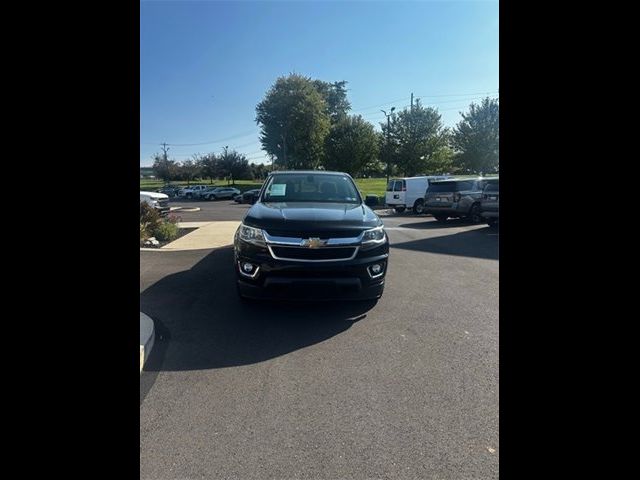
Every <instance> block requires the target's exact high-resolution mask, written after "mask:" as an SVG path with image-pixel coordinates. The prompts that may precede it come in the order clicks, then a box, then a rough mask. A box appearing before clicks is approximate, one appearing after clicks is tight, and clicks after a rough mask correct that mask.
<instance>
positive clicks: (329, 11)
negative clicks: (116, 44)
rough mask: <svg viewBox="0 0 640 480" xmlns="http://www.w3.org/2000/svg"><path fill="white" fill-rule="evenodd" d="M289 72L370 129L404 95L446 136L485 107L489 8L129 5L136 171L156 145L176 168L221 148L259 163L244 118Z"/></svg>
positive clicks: (253, 131) (493, 59) (494, 63)
mask: <svg viewBox="0 0 640 480" xmlns="http://www.w3.org/2000/svg"><path fill="white" fill-rule="evenodd" d="M291 72H296V73H300V74H303V75H307V76H311V77H312V78H318V79H321V80H325V81H340V80H346V81H347V82H348V84H347V87H348V89H349V92H348V98H349V101H350V102H351V106H352V113H356V114H361V115H362V116H363V117H364V118H365V119H367V120H368V121H370V122H371V123H373V124H374V125H375V126H376V129H379V122H381V121H382V120H383V119H384V115H383V114H382V113H381V112H380V109H381V108H382V109H386V110H387V111H388V109H389V108H391V107H392V106H396V108H402V107H404V106H406V105H408V104H409V103H410V95H411V92H413V93H414V96H415V97H416V98H420V99H421V101H422V103H423V104H426V105H433V106H434V107H437V108H438V109H439V110H440V112H441V113H442V118H443V121H444V123H445V124H446V125H448V126H454V125H455V123H457V122H458V121H459V120H460V114H459V112H460V111H461V110H466V108H467V106H468V105H469V103H470V102H471V101H473V100H475V101H478V100H479V99H480V98H481V97H483V96H487V95H489V96H494V97H497V93H498V88H499V84H498V2H497V1H496V2H493V1H464V2H463V1H438V2H436V1H409V2H402V1H365V0H361V1H321V0H315V1H302V0H299V1H288V2H287V1H234V2H224V1H215V0H210V1H206V0H205V1H203V0H201V1H177V0H176V1H167V0H144V1H141V2H140V165H141V166H147V165H150V164H151V163H152V160H151V156H152V155H153V154H154V153H155V152H160V151H161V149H160V146H159V144H160V143H162V142H167V144H174V145H171V146H170V150H169V152H168V154H169V157H170V158H172V157H173V158H175V159H176V160H178V161H182V160H187V159H189V158H190V156H191V155H192V154H194V153H208V152H220V151H221V150H222V147H224V146H225V145H228V146H229V148H230V149H233V148H236V149H237V150H238V151H239V152H242V153H245V154H247V156H248V158H249V159H250V161H253V162H262V161H266V159H267V157H266V156H265V155H264V153H263V152H262V151H261V149H260V143H259V140H258V132H259V128H258V126H257V125H256V123H255V107H256V104H257V103H258V102H260V101H261V100H262V98H263V97H264V94H265V92H266V91H267V89H268V88H269V87H270V86H271V85H272V84H273V82H274V81H275V80H276V78H277V77H279V76H282V75H287V74H289V73H291ZM211 142H215V143H211ZM200 143H206V144H205V145H175V144H200Z"/></svg>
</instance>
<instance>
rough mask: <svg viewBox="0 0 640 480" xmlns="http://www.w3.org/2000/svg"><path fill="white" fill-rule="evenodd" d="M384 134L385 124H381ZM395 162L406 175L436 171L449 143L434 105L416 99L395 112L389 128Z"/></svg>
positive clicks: (447, 135) (439, 167)
mask: <svg viewBox="0 0 640 480" xmlns="http://www.w3.org/2000/svg"><path fill="white" fill-rule="evenodd" d="M382 129H383V133H384V134H385V135H386V133H387V132H386V130H387V124H386V123H383V124H382ZM390 137H391V139H392V141H391V148H392V149H393V152H392V153H393V158H394V161H395V162H394V163H395V164H396V166H397V168H398V170H399V171H400V172H402V173H404V175H406V176H414V175H417V174H424V173H427V174H431V173H438V172H437V170H440V169H441V165H440V164H441V163H442V159H443V158H444V157H443V156H444V152H442V150H443V149H446V148H447V146H448V139H449V134H448V132H447V130H446V128H445V127H444V125H443V123H442V117H441V115H440V114H439V113H438V111H437V110H436V109H435V108H432V107H424V106H422V105H421V103H420V100H419V99H418V100H416V102H415V104H414V106H413V108H408V107H407V108H405V109H404V110H402V111H401V112H399V113H398V114H397V116H396V115H395V114H394V116H393V120H392V123H391V129H390Z"/></svg>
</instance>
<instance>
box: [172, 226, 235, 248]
mask: <svg viewBox="0 0 640 480" xmlns="http://www.w3.org/2000/svg"><path fill="white" fill-rule="evenodd" d="M238 225H240V222H239V221H237V220H233V221H216V222H182V223H180V224H179V226H180V227H181V228H196V229H197V230H195V231H193V232H191V233H189V234H187V235H185V236H184V237H180V238H179V239H177V240H175V241H173V242H171V243H170V244H168V245H165V246H164V247H162V248H160V250H203V249H206V248H219V247H225V246H227V245H232V244H233V236H234V235H235V233H236V230H237V229H238Z"/></svg>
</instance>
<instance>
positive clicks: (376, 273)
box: [369, 263, 384, 278]
mask: <svg viewBox="0 0 640 480" xmlns="http://www.w3.org/2000/svg"><path fill="white" fill-rule="evenodd" d="M383 273H384V263H374V264H373V265H369V276H370V277H371V278H376V277H380V276H381V275H382V274H383Z"/></svg>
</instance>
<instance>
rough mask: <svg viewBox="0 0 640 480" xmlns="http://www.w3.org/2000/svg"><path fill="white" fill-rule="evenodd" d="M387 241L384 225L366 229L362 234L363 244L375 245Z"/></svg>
mask: <svg viewBox="0 0 640 480" xmlns="http://www.w3.org/2000/svg"><path fill="white" fill-rule="evenodd" d="M384 242H385V233H384V227H376V228H372V229H371V230H366V231H365V232H364V235H363V236H362V245H363V246H375V245H380V244H382V243H384Z"/></svg>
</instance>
